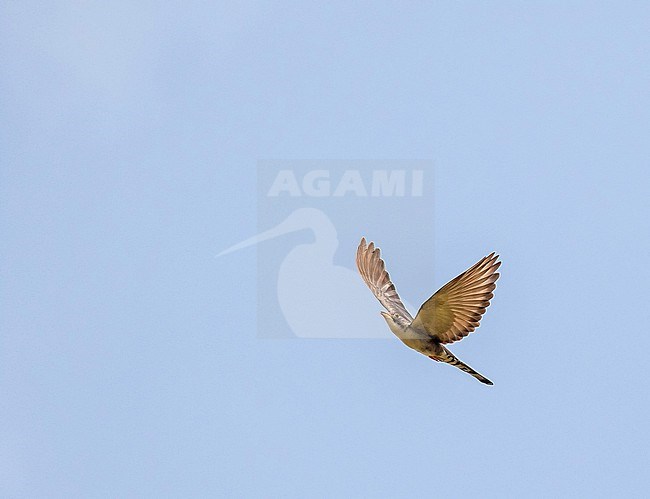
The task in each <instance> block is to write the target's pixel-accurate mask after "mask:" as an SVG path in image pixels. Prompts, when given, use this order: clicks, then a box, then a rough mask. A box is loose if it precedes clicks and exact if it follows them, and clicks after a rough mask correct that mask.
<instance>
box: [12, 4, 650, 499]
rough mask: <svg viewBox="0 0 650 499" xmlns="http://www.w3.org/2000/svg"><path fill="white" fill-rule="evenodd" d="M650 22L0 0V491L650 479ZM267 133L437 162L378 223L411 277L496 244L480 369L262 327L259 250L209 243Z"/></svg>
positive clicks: (625, 483) (518, 493)
mask: <svg viewBox="0 0 650 499" xmlns="http://www.w3.org/2000/svg"><path fill="white" fill-rule="evenodd" d="M649 23H650V7H648V4H646V3H644V2H578V1H573V2H544V3H541V2H539V3H530V2H528V3H524V2H505V1H504V2H491V3H486V2H435V3H429V4H424V3H421V2H418V3H415V2H413V3H411V2H408V3H407V2H402V3H398V2H393V3H386V2H379V3H377V2H355V3H354V5H353V6H351V5H350V2H327V5H321V6H314V5H306V3H305V2H291V3H288V2H275V3H263V4H262V3H260V4H256V3H247V2H232V3H229V4H226V3H217V2H182V3H165V2H29V1H21V2H2V4H1V5H0V58H1V63H2V71H1V72H0V116H1V119H0V166H1V170H0V196H1V198H0V210H1V211H0V272H1V281H0V293H1V294H0V298H1V310H0V328H1V331H0V495H1V496H2V497H17V498H22V497H25V498H28V497H29V498H33V497H165V496H167V497H219V496H223V497H296V498H304V497H409V498H413V497H497V498H502V497H558V496H560V497H590V498H593V497H623V496H627V497H647V496H648V494H650V479H649V477H648V469H650V458H649V456H650V454H649V452H648V449H649V448H650V438H649V437H650V424H649V423H648V421H649V420H650V417H649V412H650V386H649V385H650V383H649V381H648V379H649V377H650V367H649V362H648V351H649V350H650V333H649V332H648V327H649V326H648V324H650V320H649V319H650V313H649V312H648V310H649V309H650V308H649V306H648V300H649V298H650V296H649V292H648V284H647V283H648V279H649V278H650V270H649V268H650V267H649V265H648V253H649V243H650V236H649V231H648V228H649V225H648V219H649V218H650V213H649V211H650V210H649V204H648V189H649V188H650V181H649V180H650V174H649V168H648V167H649V164H648V163H649V158H650V140H649V138H650V133H649V132H650V93H649V91H648V89H649V88H650V65H649V62H648V54H649V53H650V36H649V34H648V26H649ZM264 158H279V159H287V160H289V159H305V158H307V159H311V158H314V159H356V158H363V159H395V158H397V159H399V158H406V159H409V158H413V159H426V160H430V161H432V162H433V164H434V167H433V170H434V171H432V172H429V173H431V174H432V175H433V176H434V177H435V195H434V197H433V198H432V199H433V203H432V204H433V206H432V209H431V210H423V211H422V212H418V211H416V210H412V209H410V208H409V209H408V210H406V209H405V210H404V211H403V212H400V211H399V210H398V211H397V212H395V214H396V216H397V217H398V221H399V222H400V227H407V228H408V227H410V228H411V231H410V233H409V235H408V236H407V237H399V238H395V237H394V236H395V232H393V230H394V229H392V228H391V224H392V225H393V227H394V226H396V225H397V224H396V221H397V220H396V219H395V218H393V219H391V222H390V223H387V224H386V227H385V228H384V229H383V230H384V231H385V232H386V234H383V233H382V227H381V226H380V225H377V226H376V227H375V229H374V230H373V234H372V235H373V237H375V238H377V239H378V240H386V241H391V242H390V255H391V256H390V260H389V267H390V268H389V270H391V273H392V274H393V277H394V278H395V281H396V283H397V285H398V288H399V289H400V291H401V292H402V293H403V294H404V295H405V296H406V298H407V299H408V300H409V301H410V302H412V303H418V302H421V301H422V300H423V299H425V298H426V297H427V296H428V295H429V294H430V293H431V292H432V291H434V290H435V289H436V288H437V287H438V286H440V285H442V284H444V282H445V281H446V280H447V279H449V278H451V277H453V276H454V275H456V274H457V273H458V272H460V271H462V270H464V269H465V268H466V267H467V266H469V265H470V264H471V263H473V262H474V261H476V260H477V259H478V258H480V257H481V256H483V255H485V254H487V253H488V252H490V251H492V250H496V251H498V252H500V254H501V255H502V260H503V266H502V277H501V279H500V280H499V282H498V288H497V290H496V295H495V298H494V300H493V302H492V305H491V307H490V308H489V310H488V312H487V315H486V317H485V319H484V322H483V324H482V326H481V328H480V329H479V331H478V332H477V333H475V334H473V335H472V336H470V337H469V338H466V339H465V340H464V341H463V342H461V343H459V344H456V345H453V346H452V347H451V349H452V350H453V351H454V352H455V353H456V354H457V355H458V356H459V357H460V358H462V359H463V360H466V361H467V362H468V363H469V364H470V365H472V366H473V367H475V368H476V369H477V370H479V371H481V372H482V373H483V374H485V375H486V376H488V377H489V378H490V379H492V380H493V381H494V383H495V385H494V386H493V387H487V386H484V385H482V384H480V383H478V382H476V380H474V379H472V378H471V377H469V376H467V375H466V374H464V373H462V372H460V371H458V370H455V369H452V368H451V367H449V366H444V365H441V364H437V363H434V362H431V361H430V360H428V359H426V358H425V357H423V356H420V355H418V354H416V353H415V352H412V351H409V350H408V349H406V348H405V347H404V346H403V345H401V344H400V343H399V342H398V341H397V340H396V339H394V340H387V339H383V340H382V339H304V338H302V339H298V338H293V339H291V338H289V339H268V338H261V337H260V334H259V331H258V325H257V319H256V317H257V315H258V314H257V310H258V307H260V306H268V303H267V302H266V298H267V297H266V296H265V295H264V294H261V295H260V296H258V292H257V290H258V286H257V282H258V272H257V270H256V250H255V249H252V248H251V249H247V250H242V251H239V252H237V253H232V254H230V255H228V256H227V258H226V257H222V258H215V255H216V254H217V253H218V252H220V251H221V250H223V249H225V248H227V247H229V246H231V245H232V244H235V243H237V242H238V241H241V240H244V239H246V238H248V237H250V236H252V235H254V234H255V233H257V232H258V230H259V229H260V227H259V226H258V220H257V208H256V207H257V206H258V201H259V199H258V194H257V184H256V168H257V161H258V160H259V159H264ZM372 206H374V205H372ZM368 209H369V210H370V209H371V206H370V205H369V207H368ZM350 215H351V217H350V218H351V222H350V223H353V222H354V219H355V217H358V218H359V220H360V223H359V225H360V226H361V225H362V223H361V220H363V218H364V216H365V215H364V213H363V210H361V209H358V210H357V211H355V212H351V213H350ZM373 216H375V215H373ZM422 228H426V229H427V230H429V229H431V228H432V229H433V230H434V232H433V234H434V238H433V242H431V243H428V244H425V245H420V247H419V248H418V247H417V245H418V243H419V239H418V231H419V230H422ZM361 232H362V229H361V228H360V229H359V234H356V235H354V238H353V236H352V235H350V237H349V238H344V237H342V236H341V235H339V237H340V246H339V250H340V251H339V252H338V253H337V254H336V256H335V259H336V261H337V262H339V263H340V265H345V266H348V267H349V268H352V265H353V263H352V258H353V256H354V255H353V254H352V252H350V251H348V248H354V245H355V244H356V242H357V238H358V237H359V236H361V235H362V234H361ZM287 237H289V238H290V239H285V240H283V242H282V244H287V241H298V240H300V238H301V237H307V236H306V235H305V234H299V233H296V234H294V235H293V236H287ZM291 237H293V238H295V239H291ZM278 241H279V240H278ZM265 244H266V245H267V246H266V248H269V251H277V246H274V244H275V243H274V242H272V241H269V242H267V243H265ZM260 248H261V247H260ZM400 255H402V257H400ZM403 255H409V258H405V257H404V256H403ZM431 262H433V264H434V269H435V274H434V275H433V277H432V275H431V274H430V273H429V272H425V271H421V270H420V269H422V268H427V267H426V266H427V265H431ZM259 275H260V276H261V275H263V274H262V273H260V274H259ZM264 275H265V274H264ZM400 277H401V279H400ZM366 291H367V290H366ZM306 292H309V289H308V288H306ZM271 299H272V297H268V300H271ZM364 299H368V300H369V299H371V297H370V296H369V295H368V296H366V295H364ZM379 309H380V308H379V305H378V304H377V305H376V311H377V312H378V311H379ZM373 310H374V309H373ZM342 320H344V318H342ZM370 320H371V321H372V324H378V325H379V326H382V325H381V323H380V319H379V318H378V315H377V314H373V315H372V318H369V321H370ZM373 327H374V326H373Z"/></svg>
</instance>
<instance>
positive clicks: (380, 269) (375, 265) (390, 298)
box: [357, 237, 413, 322]
mask: <svg viewBox="0 0 650 499" xmlns="http://www.w3.org/2000/svg"><path fill="white" fill-rule="evenodd" d="M357 268H358V269H359V274H361V277H363V280H364V281H365V283H366V284H367V285H368V287H369V288H370V291H372V294H373V295H375V297H376V298H377V299H378V300H379V303H381V304H382V305H383V306H384V308H386V310H388V311H389V312H390V313H391V314H399V315H400V316H402V317H404V318H405V319H408V321H409V322H410V321H412V320H413V317H412V316H411V314H409V312H408V310H406V307H405V306H404V304H403V303H402V300H400V298H399V295H398V294H397V291H396V290H395V285H394V284H393V283H392V282H391V280H390V275H388V272H386V266H385V264H384V261H383V260H382V259H381V255H380V251H379V248H376V247H375V244H374V243H373V242H371V243H370V244H368V245H366V238H365V237H363V238H361V242H360V243H359V247H358V248H357Z"/></svg>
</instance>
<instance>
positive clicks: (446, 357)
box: [429, 347, 494, 385]
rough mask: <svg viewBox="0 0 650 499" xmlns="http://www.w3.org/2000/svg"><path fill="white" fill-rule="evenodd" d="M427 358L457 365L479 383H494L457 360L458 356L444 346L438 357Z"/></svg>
mask: <svg viewBox="0 0 650 499" xmlns="http://www.w3.org/2000/svg"><path fill="white" fill-rule="evenodd" d="M429 358H431V359H433V360H436V361H438V362H446V363H447V364H451V365H452V366H454V367H457V368H458V369H460V370H461V371H465V372H466V373H468V374H471V375H472V376H474V377H475V378H476V379H477V380H479V381H480V382H481V383H485V384H486V385H493V384H494V383H492V382H491V381H490V380H489V379H487V378H486V377H485V376H483V375H482V374H480V373H477V372H476V371H475V370H474V369H472V368H471V367H469V366H468V365H467V364H465V363H464V362H461V361H460V360H458V358H457V357H456V356H455V355H454V354H453V353H451V352H450V351H449V350H447V349H446V348H445V347H442V354H441V355H440V357H433V356H431V355H430V356H429Z"/></svg>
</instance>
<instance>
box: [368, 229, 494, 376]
mask: <svg viewBox="0 0 650 499" xmlns="http://www.w3.org/2000/svg"><path fill="white" fill-rule="evenodd" d="M498 259H499V255H495V254H494V253H491V254H490V255H488V256H486V257H485V258H482V259H481V260H479V261H478V262H477V263H476V264H475V265H473V266H472V267H470V268H469V269H467V270H466V271H465V272H463V273H462V274H460V275H459V276H458V277H456V278H455V279H452V280H451V281H449V282H448V283H447V284H445V285H444V286H443V287H442V288H440V289H439V290H438V291H436V293H435V294H434V295H433V296H432V297H431V298H429V299H428V300H427V301H425V302H424V304H423V305H422V306H421V307H420V310H419V311H418V313H417V315H416V316H415V319H414V318H413V317H412V316H411V314H409V312H408V310H406V307H405V306H404V304H403V303H402V300H400V297H399V295H398V294H397V291H396V290H395V285H394V284H393V283H392V282H391V280H390V275H389V274H388V272H386V266H385V264H384V261H383V260H382V259H381V254H380V251H379V248H377V247H376V246H375V244H374V243H373V242H371V243H370V244H366V239H365V238H361V242H360V243H359V247H358V248H357V268H358V269H359V273H360V274H361V277H362V278H363V280H364V281H365V283H366V284H367V285H368V287H369V288H370V290H371V291H372V294H374V295H375V297H376V298H377V299H378V300H379V303H381V304H382V305H383V306H384V308H385V309H386V310H388V312H383V311H382V312H381V315H382V316H383V317H384V319H385V320H386V322H387V323H388V327H389V328H390V330H391V331H392V332H393V334H394V335H395V336H397V337H398V338H399V339H400V340H401V341H402V342H403V343H404V344H405V345H406V346H407V347H409V348H412V349H413V350H416V351H418V352H420V353H421V354H423V355H426V356H427V357H429V358H430V359H433V360H435V361H437V362H446V363H447V364H451V365H452V366H454V367H457V368H458V369H460V370H462V371H465V372H466V373H469V374H471V375H472V376H474V377H475V378H476V379H477V380H479V381H480V382H481V383H485V384H486V385H492V384H493V383H492V382H491V381H490V380H489V379H487V378H486V377H485V376H483V375H482V374H479V373H478V372H476V371H475V370H474V369H472V368H471V367H469V366H468V365H467V364H465V363H464V362H461V361H460V360H458V358H456V356H455V355H454V354H453V353H451V352H450V351H449V350H448V349H447V348H446V347H445V346H444V344H446V343H453V342H454V341H458V340H462V339H463V338H464V337H465V336H467V335H468V334H469V333H471V332H472V331H474V330H475V329H476V328H477V327H478V325H479V322H480V320H481V317H482V316H483V314H484V313H485V310H486V309H487V307H488V306H489V305H490V300H491V299H492V297H493V296H494V295H493V294H492V291H494V289H495V288H496V284H495V282H496V280H497V279H498V278H499V274H498V273H497V269H498V268H499V266H500V265H501V262H499V261H498Z"/></svg>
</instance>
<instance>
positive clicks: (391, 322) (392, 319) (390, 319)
mask: <svg viewBox="0 0 650 499" xmlns="http://www.w3.org/2000/svg"><path fill="white" fill-rule="evenodd" d="M379 313H380V314H381V316H382V317H383V318H384V319H385V320H386V322H387V323H388V326H398V322H397V320H398V318H399V315H398V314H389V313H388V312H383V311H382V312H379Z"/></svg>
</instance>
